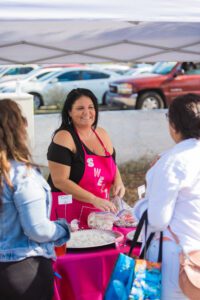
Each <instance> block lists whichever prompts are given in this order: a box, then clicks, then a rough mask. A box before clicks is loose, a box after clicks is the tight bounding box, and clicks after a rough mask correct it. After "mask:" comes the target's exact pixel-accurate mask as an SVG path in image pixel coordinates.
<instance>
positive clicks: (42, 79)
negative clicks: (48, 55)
mask: <svg viewBox="0 0 200 300" xmlns="http://www.w3.org/2000/svg"><path fill="white" fill-rule="evenodd" d="M58 74H60V71H52V72H50V73H48V74H46V75H45V76H42V77H40V78H38V80H39V81H46V80H49V79H51V77H56V76H57V75H58Z"/></svg>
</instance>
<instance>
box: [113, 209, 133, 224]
mask: <svg viewBox="0 0 200 300" xmlns="http://www.w3.org/2000/svg"><path fill="white" fill-rule="evenodd" d="M114 225H116V226H119V227H135V226H137V221H136V220H135V219H134V217H133V214H132V212H131V210H128V209H122V210H120V211H119V212H118V214H117V218H116V220H115V222H114Z"/></svg>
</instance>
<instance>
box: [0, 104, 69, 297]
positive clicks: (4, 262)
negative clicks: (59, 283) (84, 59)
mask: <svg viewBox="0 0 200 300" xmlns="http://www.w3.org/2000/svg"><path fill="white" fill-rule="evenodd" d="M26 125H27V124H26V119H25V118H24V117H23V116H22V113H21V111H20V108H19V107H18V105H17V104H16V103H15V102H14V101H12V100H9V99H4V100H1V101H0V299H1V300H7V299H9V300H18V299H20V300H26V299H27V300H32V299H33V300H36V299H37V300H40V299H41V300H42V299H43V300H50V299H52V296H53V270H52V261H51V259H54V258H55V253H54V246H55V245H56V246H60V245H62V244H63V243H65V242H66V241H67V240H68V239H69V237H70V232H69V227H68V225H67V223H66V221H65V220H58V221H55V222H53V221H50V220H49V218H48V215H49V211H50V206H51V197H50V187H49V185H48V184H47V182H46V181H45V180H44V178H43V177H42V175H41V173H40V171H39V170H38V168H37V167H36V166H35V165H34V164H33V163H32V160H31V155H30V152H29V150H28V147H27V133H26Z"/></svg>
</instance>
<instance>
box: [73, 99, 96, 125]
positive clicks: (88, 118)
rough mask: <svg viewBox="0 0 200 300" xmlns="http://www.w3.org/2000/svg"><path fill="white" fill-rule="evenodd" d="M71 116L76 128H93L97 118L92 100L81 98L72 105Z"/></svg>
mask: <svg viewBox="0 0 200 300" xmlns="http://www.w3.org/2000/svg"><path fill="white" fill-rule="evenodd" d="M69 116H70V117H71V119H72V123H73V125H74V126H75V127H91V126H92V124H93V123H94V121H95V117H96V111H95V108H94V104H93V102H92V100H91V99H90V98H89V97H87V96H81V97H80V98H79V99H77V100H76V101H75V102H74V104H73V105H72V109H71V111H70V112H69Z"/></svg>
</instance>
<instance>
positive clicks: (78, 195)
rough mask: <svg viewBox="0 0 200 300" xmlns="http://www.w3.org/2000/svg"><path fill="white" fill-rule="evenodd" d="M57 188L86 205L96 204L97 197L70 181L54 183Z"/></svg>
mask: <svg viewBox="0 0 200 300" xmlns="http://www.w3.org/2000/svg"><path fill="white" fill-rule="evenodd" d="M53 183H54V185H55V187H56V188H57V189H59V190H60V191H62V192H63V193H65V194H71V195H72V197H73V198H75V199H77V200H79V201H83V202H86V203H91V204H94V201H95V195H94V194H92V193H90V192H88V191H86V190H85V189H83V188H82V187H80V186H79V185H78V184H77V183H75V182H73V181H72V180H70V179H67V180H63V181H60V180H59V181H58V182H56V180H55V181H54V182H53Z"/></svg>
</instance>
